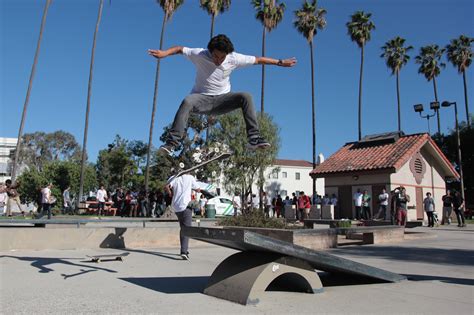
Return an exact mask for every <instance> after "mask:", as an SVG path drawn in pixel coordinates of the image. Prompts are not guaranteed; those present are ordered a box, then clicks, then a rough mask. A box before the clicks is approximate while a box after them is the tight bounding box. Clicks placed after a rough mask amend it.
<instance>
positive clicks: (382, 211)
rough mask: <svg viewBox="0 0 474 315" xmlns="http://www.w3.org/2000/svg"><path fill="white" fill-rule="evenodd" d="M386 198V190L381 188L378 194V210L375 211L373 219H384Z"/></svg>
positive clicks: (386, 204) (387, 196)
mask: <svg viewBox="0 0 474 315" xmlns="http://www.w3.org/2000/svg"><path fill="white" fill-rule="evenodd" d="M388 198H389V195H388V194H387V190H386V189H385V188H383V189H382V193H380V195H379V212H377V215H376V216H375V219H382V220H385V218H386V216H387V206H388Z"/></svg>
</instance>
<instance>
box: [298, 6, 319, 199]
mask: <svg viewBox="0 0 474 315" xmlns="http://www.w3.org/2000/svg"><path fill="white" fill-rule="evenodd" d="M326 13H327V12H326V10H325V9H321V8H319V9H318V8H317V1H316V0H313V1H312V2H308V1H305V2H304V3H303V6H302V8H301V9H300V10H297V11H295V17H296V20H295V21H294V23H293V24H294V26H295V27H296V29H297V30H298V32H300V33H301V34H302V35H303V36H304V37H305V38H306V40H307V41H308V44H309V50H310V58H311V117H312V135H313V169H314V168H316V105H315V96H314V49H313V38H314V36H315V35H316V34H317V33H318V30H323V29H324V28H325V27H326ZM315 195H316V178H313V196H315Z"/></svg>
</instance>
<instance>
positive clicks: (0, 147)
mask: <svg viewBox="0 0 474 315" xmlns="http://www.w3.org/2000/svg"><path fill="white" fill-rule="evenodd" d="M16 142H17V138H2V137H0V182H5V181H6V180H7V179H10V178H11V171H12V170H11V168H12V163H13V161H12V160H11V158H10V156H11V152H13V151H15V148H16Z"/></svg>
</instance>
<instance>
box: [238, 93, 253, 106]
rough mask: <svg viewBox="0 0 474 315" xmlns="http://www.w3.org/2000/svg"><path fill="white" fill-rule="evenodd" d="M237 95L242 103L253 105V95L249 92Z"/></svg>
mask: <svg viewBox="0 0 474 315" xmlns="http://www.w3.org/2000/svg"><path fill="white" fill-rule="evenodd" d="M237 95H238V96H239V97H240V99H241V101H242V103H247V104H252V95H251V94H250V93H247V92H239V93H237Z"/></svg>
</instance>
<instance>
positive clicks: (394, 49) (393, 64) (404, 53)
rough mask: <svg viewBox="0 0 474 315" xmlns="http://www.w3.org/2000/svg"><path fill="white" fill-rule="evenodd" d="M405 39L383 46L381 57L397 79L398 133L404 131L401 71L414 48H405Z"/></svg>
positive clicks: (392, 40) (398, 39)
mask: <svg viewBox="0 0 474 315" xmlns="http://www.w3.org/2000/svg"><path fill="white" fill-rule="evenodd" d="M404 45H405V39H404V38H401V37H399V36H397V37H395V38H393V39H391V40H389V41H388V42H386V43H385V45H384V46H382V50H383V53H382V54H381V55H380V57H382V58H384V59H385V63H386V64H387V67H388V68H389V69H390V70H392V75H394V74H395V75H396V78H397V104H398V131H399V132H400V131H402V123H401V112H400V70H401V68H402V67H403V66H404V65H406V64H407V62H408V60H410V56H409V55H408V52H409V51H410V50H412V49H413V47H412V46H406V47H405V46H404Z"/></svg>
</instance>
